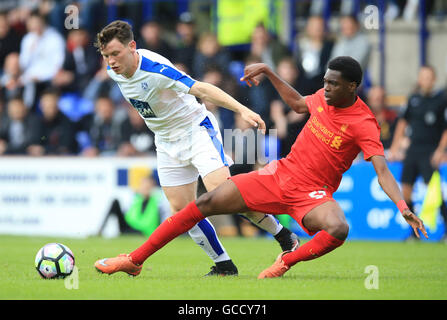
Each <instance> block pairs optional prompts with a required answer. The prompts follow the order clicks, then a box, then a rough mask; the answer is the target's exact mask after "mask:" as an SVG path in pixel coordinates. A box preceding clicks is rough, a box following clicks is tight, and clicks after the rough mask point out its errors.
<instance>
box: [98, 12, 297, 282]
mask: <svg viewBox="0 0 447 320" xmlns="http://www.w3.org/2000/svg"><path fill="white" fill-rule="evenodd" d="M95 45H96V46H97V47H98V49H99V51H100V52H101V54H102V56H103V58H104V59H105V60H106V62H107V65H108V67H107V73H108V74H109V76H110V77H111V78H112V79H113V80H114V81H116V83H117V84H118V86H119V88H120V89H121V92H122V94H123V96H124V97H125V99H126V100H127V101H128V102H129V103H130V104H131V105H132V106H133V107H134V108H135V109H136V110H137V111H138V112H139V114H140V116H141V117H142V118H143V119H144V120H145V122H146V125H147V126H148V128H149V129H150V130H152V131H153V132H154V134H155V144H156V147H157V170H158V175H159V180H160V185H161V187H162V189H163V191H164V193H165V195H166V197H167V199H168V201H169V203H170V205H171V209H172V211H173V213H175V212H177V211H179V210H181V209H183V208H184V207H185V206H186V205H187V204H188V203H189V202H191V201H193V200H194V199H196V193H197V181H198V177H199V175H200V176H201V177H202V180H203V183H204V185H205V188H206V189H207V191H211V190H213V189H215V188H216V187H217V186H218V185H220V184H221V183H223V182H224V181H225V180H226V179H227V178H228V177H229V176H230V172H229V169H228V166H229V165H231V164H232V160H231V158H229V157H227V156H226V155H225V153H224V151H223V145H222V137H221V134H220V131H219V127H218V124H217V121H216V119H215V117H214V116H213V115H212V113H211V112H209V111H207V110H206V108H205V106H204V105H203V104H200V103H199V102H198V101H197V99H196V97H197V98H200V99H201V100H208V101H211V102H213V103H214V104H216V105H218V106H223V107H225V108H227V109H230V110H232V111H234V112H238V113H240V115H241V116H242V118H243V119H244V120H246V121H248V122H249V123H250V124H251V125H252V126H255V127H258V129H260V130H263V131H265V123H264V121H263V120H262V119H261V117H260V116H259V115H258V114H256V113H254V112H253V111H251V110H250V109H248V108H247V107H245V106H243V105H242V104H240V103H239V102H237V101H236V100H235V99H233V98H232V97H231V96H229V95H228V94H226V93H225V92H224V91H222V90H221V89H219V88H217V87H215V86H213V85H211V84H208V83H204V82H200V81H196V80H194V79H192V78H191V77H189V76H188V75H186V74H185V73H183V72H181V71H179V70H177V69H176V68H175V67H174V66H173V64H172V63H171V62H170V61H169V60H168V59H166V58H164V57H163V56H161V55H159V54H157V53H155V52H152V51H149V50H145V49H137V48H136V43H135V41H134V37H133V32H132V28H131V26H130V25H129V24H128V23H127V22H124V21H119V20H117V21H114V22H112V23H110V24H109V25H107V26H106V27H105V28H104V29H103V30H102V31H101V32H100V33H98V35H97V42H96V44H95ZM245 216H246V217H247V218H248V219H250V220H251V221H252V222H253V223H254V224H256V225H258V226H259V227H260V228H262V229H264V230H266V231H267V232H269V233H271V234H272V235H274V236H275V239H276V240H277V241H278V242H279V243H280V245H281V247H282V249H283V250H293V249H295V248H296V246H297V245H298V244H299V240H298V237H297V236H296V235H295V234H293V233H292V232H290V231H289V230H288V229H287V228H285V227H283V226H282V225H281V224H279V223H278V222H277V220H276V219H275V218H273V216H271V215H266V214H263V213H257V212H255V213H248V214H245ZM189 235H190V236H191V237H192V238H193V240H194V241H195V242H196V243H197V244H198V245H199V246H200V247H201V248H202V249H203V250H204V251H205V252H206V253H207V254H208V256H209V257H210V258H211V259H212V260H213V261H214V263H215V266H213V267H212V268H211V271H210V272H209V273H208V275H237V273H238V271H237V268H236V266H235V265H234V263H233V262H232V261H231V259H230V257H229V256H228V253H227V252H226V250H225V248H224V247H223V246H222V244H221V243H220V241H219V239H218V238H217V235H216V231H215V229H214V227H213V226H212V225H211V223H210V222H209V221H208V219H205V220H203V221H201V222H200V223H198V224H197V225H196V226H194V227H193V228H192V229H191V230H190V231H189ZM138 250H139V251H141V254H143V255H144V248H138V249H137V250H135V251H134V252H133V253H132V255H133V256H135V255H137V254H138V253H139V251H138ZM119 257H121V258H123V257H122V255H120V256H119ZM112 259H114V258H112ZM123 259H131V258H130V255H127V256H126V257H124V258H123ZM108 262H112V261H111V260H109V259H102V260H98V261H97V262H96V263H95V267H96V268H97V269H98V270H99V271H101V272H104V273H113V263H109V264H108ZM129 273H130V274H134V273H135V272H129ZM138 273H139V271H138ZM138 273H137V274H138Z"/></svg>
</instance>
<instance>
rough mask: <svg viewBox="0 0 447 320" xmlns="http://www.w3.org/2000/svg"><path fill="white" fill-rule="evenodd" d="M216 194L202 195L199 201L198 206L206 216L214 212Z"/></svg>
mask: <svg viewBox="0 0 447 320" xmlns="http://www.w3.org/2000/svg"><path fill="white" fill-rule="evenodd" d="M214 197H215V196H214V192H207V193H204V194H202V195H201V196H200V197H199V198H198V199H197V200H196V205H197V208H199V210H200V212H201V213H202V214H203V215H204V216H209V215H211V214H212V212H213V205H214Z"/></svg>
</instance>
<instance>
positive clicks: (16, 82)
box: [0, 52, 23, 101]
mask: <svg viewBox="0 0 447 320" xmlns="http://www.w3.org/2000/svg"><path fill="white" fill-rule="evenodd" d="M20 76H21V72H20V63H19V54H18V53H17V52H12V53H10V54H9V55H7V56H6V59H5V64H4V66H3V75H2V76H1V78H0V88H1V89H0V90H1V91H2V94H3V97H4V98H5V100H6V101H8V100H9V99H11V98H12V97H17V96H19V95H22V93H23V84H22V82H21V80H20Z"/></svg>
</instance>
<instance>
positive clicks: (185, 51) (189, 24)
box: [174, 12, 197, 74]
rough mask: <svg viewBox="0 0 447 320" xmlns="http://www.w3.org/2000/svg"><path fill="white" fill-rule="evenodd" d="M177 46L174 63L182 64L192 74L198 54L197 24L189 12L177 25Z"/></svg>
mask: <svg viewBox="0 0 447 320" xmlns="http://www.w3.org/2000/svg"><path fill="white" fill-rule="evenodd" d="M176 33H177V38H178V42H177V46H176V48H175V57H174V62H176V63H181V64H183V65H185V66H186V68H187V70H189V73H188V74H192V69H193V61H194V56H195V53H196V50H197V49H196V47H197V38H196V34H195V23H194V20H193V18H192V16H191V14H190V13H189V12H183V13H182V14H181V15H180V18H179V21H178V22H177V25H176Z"/></svg>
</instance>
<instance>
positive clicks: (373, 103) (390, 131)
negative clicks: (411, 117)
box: [367, 86, 397, 152]
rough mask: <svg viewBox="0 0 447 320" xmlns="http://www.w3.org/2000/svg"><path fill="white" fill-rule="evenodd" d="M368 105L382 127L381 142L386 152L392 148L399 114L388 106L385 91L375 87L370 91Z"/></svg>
mask: <svg viewBox="0 0 447 320" xmlns="http://www.w3.org/2000/svg"><path fill="white" fill-rule="evenodd" d="M367 105H368V106H369V107H370V109H371V111H372V112H373V113H374V116H375V117H376V120H377V122H378V123H379V126H380V141H382V144H383V148H384V149H385V152H387V151H388V149H389V148H390V147H391V142H392V141H393V135H394V129H395V128H396V123H397V113H396V112H395V111H394V110H391V109H390V108H388V106H387V105H386V93H385V89H383V88H382V87H380V86H375V87H372V88H371V89H369V91H368V102H367Z"/></svg>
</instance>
